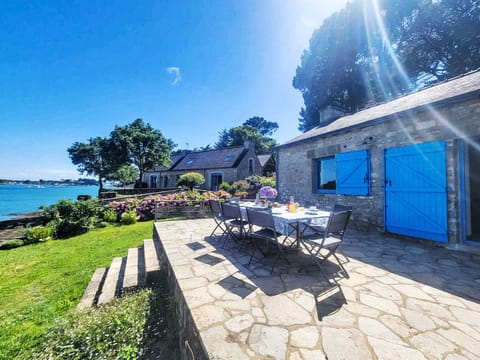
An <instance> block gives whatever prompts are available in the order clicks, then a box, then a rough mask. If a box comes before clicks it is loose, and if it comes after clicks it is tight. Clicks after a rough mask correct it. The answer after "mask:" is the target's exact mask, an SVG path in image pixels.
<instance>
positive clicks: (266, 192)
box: [258, 186, 278, 199]
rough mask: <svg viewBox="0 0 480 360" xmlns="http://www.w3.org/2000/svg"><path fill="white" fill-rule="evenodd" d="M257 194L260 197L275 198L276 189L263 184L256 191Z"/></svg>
mask: <svg viewBox="0 0 480 360" xmlns="http://www.w3.org/2000/svg"><path fill="white" fill-rule="evenodd" d="M258 193H259V195H260V196H261V197H264V198H266V199H275V198H276V197H277V195H278V192H277V190H276V189H274V188H272V187H270V186H264V187H262V188H261V189H260V190H259V191H258Z"/></svg>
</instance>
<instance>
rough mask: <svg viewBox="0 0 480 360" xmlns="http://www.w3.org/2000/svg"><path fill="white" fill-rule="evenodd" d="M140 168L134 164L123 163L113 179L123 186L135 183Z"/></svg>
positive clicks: (113, 175)
mask: <svg viewBox="0 0 480 360" xmlns="http://www.w3.org/2000/svg"><path fill="white" fill-rule="evenodd" d="M138 175H139V174H138V170H137V169H136V168H135V167H134V166H132V165H123V166H121V167H120V168H119V169H118V170H117V171H115V172H114V173H113V174H112V176H111V180H116V181H118V182H119V183H120V184H121V186H125V185H129V184H133V183H134V182H135V180H136V179H138Z"/></svg>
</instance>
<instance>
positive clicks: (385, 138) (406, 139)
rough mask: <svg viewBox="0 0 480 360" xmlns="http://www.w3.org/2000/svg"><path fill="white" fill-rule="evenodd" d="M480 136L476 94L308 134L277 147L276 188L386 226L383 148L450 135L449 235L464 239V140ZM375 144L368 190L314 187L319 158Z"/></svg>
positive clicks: (364, 224) (364, 223) (365, 223)
mask: <svg viewBox="0 0 480 360" xmlns="http://www.w3.org/2000/svg"><path fill="white" fill-rule="evenodd" d="M479 137H480V102H479V99H473V100H468V101H463V102H458V103H456V104H449V105H445V106H443V107H441V108H435V107H425V108H424V109H422V111H419V112H416V113H410V114H401V115H399V116H395V117H392V118H391V119H387V120H385V121H383V122H378V123H376V124H371V125H368V126H363V127H357V128H349V129H347V130H344V131H341V132H338V133H336V134H334V135H330V136H324V137H319V138H316V139H308V140H304V141H303V142H300V143H296V144H291V145H285V146H283V147H280V148H278V149H277V188H278V190H279V194H280V199H281V200H286V199H287V198H288V196H290V195H293V196H294V197H295V200H296V201H299V202H300V203H305V204H306V205H309V204H318V205H319V206H321V207H323V208H327V209H329V208H332V207H333V205H334V204H335V203H340V204H345V205H351V206H353V209H354V211H353V214H352V225H353V226H354V227H356V228H358V229H360V230H369V229H371V228H374V229H376V230H381V231H383V230H384V161H383V158H384V150H385V149H387V148H391V147H398V146H406V145H411V144H415V143H424V142H431V141H438V140H445V141H446V145H447V186H448V225H449V241H450V242H451V243H454V242H458V241H459V231H460V222H459V219H460V212H459V167H458V159H459V153H458V148H459V141H461V139H467V140H468V139H475V138H477V142H478V138H479ZM362 149H368V150H370V170H371V180H370V183H371V192H370V195H369V196H354V195H339V194H317V193H315V192H314V178H315V177H314V159H317V158H322V157H327V156H334V155H335V154H336V153H340V152H349V151H355V150H362Z"/></svg>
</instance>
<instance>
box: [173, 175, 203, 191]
mask: <svg viewBox="0 0 480 360" xmlns="http://www.w3.org/2000/svg"><path fill="white" fill-rule="evenodd" d="M204 183H205V178H204V177H203V175H202V174H200V173H196V172H189V173H185V174H183V175H182V176H180V179H178V181H177V186H186V187H188V188H189V189H190V190H193V188H194V187H195V186H198V185H202V184H204Z"/></svg>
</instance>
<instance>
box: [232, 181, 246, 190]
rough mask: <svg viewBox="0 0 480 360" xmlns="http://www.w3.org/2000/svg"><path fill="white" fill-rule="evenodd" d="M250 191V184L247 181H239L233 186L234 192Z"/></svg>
mask: <svg viewBox="0 0 480 360" xmlns="http://www.w3.org/2000/svg"><path fill="white" fill-rule="evenodd" d="M247 189H248V182H247V181H246V180H238V181H235V182H234V183H233V184H232V190H233V192H234V193H235V192H244V191H247Z"/></svg>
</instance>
